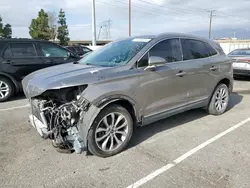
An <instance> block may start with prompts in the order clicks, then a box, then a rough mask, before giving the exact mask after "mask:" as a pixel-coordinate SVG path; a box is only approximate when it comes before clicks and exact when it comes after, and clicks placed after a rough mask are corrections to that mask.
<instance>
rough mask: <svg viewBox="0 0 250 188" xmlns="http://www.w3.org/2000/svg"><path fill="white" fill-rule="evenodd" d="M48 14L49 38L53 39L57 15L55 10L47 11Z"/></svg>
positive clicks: (54, 37) (55, 31)
mask: <svg viewBox="0 0 250 188" xmlns="http://www.w3.org/2000/svg"><path fill="white" fill-rule="evenodd" d="M47 14H48V24H49V33H50V39H51V40H55V39H56V35H57V27H58V24H57V16H56V13H55V12H47Z"/></svg>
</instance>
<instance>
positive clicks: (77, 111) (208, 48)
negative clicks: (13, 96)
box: [22, 33, 233, 157]
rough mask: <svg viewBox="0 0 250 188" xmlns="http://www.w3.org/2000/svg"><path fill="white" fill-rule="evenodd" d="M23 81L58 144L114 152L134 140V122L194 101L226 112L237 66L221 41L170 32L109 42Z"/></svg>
mask: <svg viewBox="0 0 250 188" xmlns="http://www.w3.org/2000/svg"><path fill="white" fill-rule="evenodd" d="M22 84H23V88H24V92H25V94H26V96H27V98H29V99H30V102H31V107H32V109H33V110H32V112H33V113H32V114H31V115H30V116H29V118H30V122H31V124H32V125H33V126H34V127H36V129H37V131H38V132H39V133H40V135H41V136H42V137H43V138H50V139H52V140H53V144H54V146H55V147H56V148H61V149H66V150H74V151H75V152H76V153H81V152H82V151H84V150H88V151H90V152H91V153H93V154H95V155H97V156H101V157H108V156H112V155H115V154H117V153H119V152H121V151H122V150H123V149H124V148H125V147H126V146H127V145H128V143H129V141H130V139H131V137H132V134H133V130H134V128H135V127H136V126H143V125H147V124H150V123H152V122H155V121H158V120H160V119H164V118H166V117H169V116H171V115H174V114H177V113H180V112H184V111H186V110H190V109H194V108H205V109H207V111H208V112H209V113H210V114H213V115H220V114H223V113H224V112H225V111H226V109H227V106H228V102H229V95H230V92H231V91H232V88H233V69H232V63H231V60H230V59H229V58H228V57H227V56H226V55H225V54H224V52H223V50H222V49H221V47H220V46H219V45H218V44H217V43H215V42H213V41H210V40H207V39H203V38H200V37H195V36H192V35H185V34H176V33H167V34H161V35H157V36H141V37H132V38H127V39H122V40H118V41H115V42H112V43H109V44H107V45H105V46H104V47H102V48H101V49H99V50H97V51H94V52H92V53H91V54H89V55H88V56H86V57H85V58H83V59H81V60H80V61H78V63H72V64H66V65H60V66H56V67H51V68H47V69H43V70H40V71H37V72H34V73H32V74H30V75H29V76H27V77H26V78H25V79H24V80H23V82H22Z"/></svg>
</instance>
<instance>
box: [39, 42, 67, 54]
mask: <svg viewBox="0 0 250 188" xmlns="http://www.w3.org/2000/svg"><path fill="white" fill-rule="evenodd" d="M39 46H40V48H41V51H42V54H43V56H45V57H68V56H69V51H67V50H66V49H63V48H60V47H59V46H57V45H55V44H51V43H42V44H39Z"/></svg>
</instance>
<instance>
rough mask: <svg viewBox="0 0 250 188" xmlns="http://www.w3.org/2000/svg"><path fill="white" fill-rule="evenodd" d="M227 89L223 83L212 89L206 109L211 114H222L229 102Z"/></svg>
mask: <svg viewBox="0 0 250 188" xmlns="http://www.w3.org/2000/svg"><path fill="white" fill-rule="evenodd" d="M229 97H230V96H229V89H228V87H227V86H226V85H225V84H219V85H218V86H217V87H216V89H215V90H214V93H213V96H212V98H211V100H210V103H209V105H208V108H207V111H208V113H209V114H212V115H221V114H223V113H224V112H225V111H226V110H227V107H228V103H229Z"/></svg>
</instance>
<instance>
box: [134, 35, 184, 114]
mask: <svg viewBox="0 0 250 188" xmlns="http://www.w3.org/2000/svg"><path fill="white" fill-rule="evenodd" d="M150 56H158V57H162V58H164V59H165V60H166V62H167V63H166V64H165V66H161V67H157V68H156V69H155V70H153V71H145V70H144V68H145V67H146V66H147V65H148V57H150ZM138 67H139V71H140V72H141V73H142V75H141V82H140V85H139V88H138V93H137V97H138V98H139V101H140V103H141V104H142V105H141V106H142V112H141V113H142V114H143V116H144V117H145V118H147V117H149V118H150V117H153V116H154V115H158V114H161V113H164V112H166V111H168V110H173V109H176V108H178V107H182V106H184V105H185V104H186V103H187V89H186V84H187V82H188V81H187V78H186V77H185V75H184V74H183V73H185V72H186V70H185V69H183V62H182V53H181V45H180V40H179V39H167V40H164V41H162V42H159V43H158V44H156V45H155V46H154V47H153V48H152V49H151V50H149V52H148V53H147V54H146V55H145V56H144V57H143V58H142V59H141V60H140V61H139V62H138ZM184 68H185V67H184Z"/></svg>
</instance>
